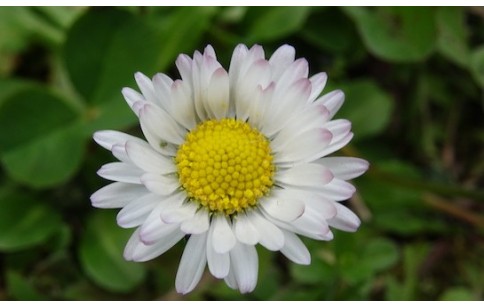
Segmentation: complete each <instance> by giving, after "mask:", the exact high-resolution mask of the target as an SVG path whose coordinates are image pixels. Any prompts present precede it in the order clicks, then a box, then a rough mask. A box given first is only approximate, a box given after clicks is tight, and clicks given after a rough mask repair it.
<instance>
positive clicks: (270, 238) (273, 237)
mask: <svg viewBox="0 0 484 308" xmlns="http://www.w3.org/2000/svg"><path fill="white" fill-rule="evenodd" d="M247 216H248V217H249V219H250V223H251V224H253V225H254V227H255V228H256V229H257V232H258V233H259V235H260V240H259V243H260V244H261V245H262V246H264V247H265V248H267V249H269V250H272V251H277V250H280V249H281V248H282V246H284V234H283V233H282V231H281V230H280V229H279V228H278V227H276V226H275V225H274V224H273V223H271V222H270V221H268V220H267V219H265V218H264V217H263V216H261V215H260V214H259V213H257V212H256V211H251V212H250V213H248V215H247Z"/></svg>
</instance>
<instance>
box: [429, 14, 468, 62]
mask: <svg viewBox="0 0 484 308" xmlns="http://www.w3.org/2000/svg"><path fill="white" fill-rule="evenodd" d="M436 17H437V27H438V40H437V43H438V44H437V46H438V48H439V51H440V52H441V53H442V54H443V55H444V56H446V57H447V58H448V59H449V60H451V61H453V62H454V63H456V64H458V65H460V66H462V67H467V66H468V65H469V46H468V41H467V38H468V36H469V33H468V29H467V25H466V20H465V17H466V16H465V12H464V8H460V7H439V8H438V9H437V16H436Z"/></svg>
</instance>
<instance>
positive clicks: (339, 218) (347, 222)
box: [328, 202, 361, 232]
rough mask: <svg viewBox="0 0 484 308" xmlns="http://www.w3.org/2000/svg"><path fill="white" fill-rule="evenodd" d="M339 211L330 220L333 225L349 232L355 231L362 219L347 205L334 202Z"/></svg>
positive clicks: (329, 222)
mask: <svg viewBox="0 0 484 308" xmlns="http://www.w3.org/2000/svg"><path fill="white" fill-rule="evenodd" d="M334 206H335V207H336V210H337V213H336V216H335V217H333V218H332V219H329V220H328V224H329V225H330V226H331V227H334V228H336V229H340V230H343V231H347V232H355V231H356V230H357V229H358V227H359V226H360V223H361V221H360V219H359V218H358V216H356V215H355V213H353V212H352V211H351V210H350V209H348V208H347V207H346V206H344V205H342V204H339V203H338V202H334Z"/></svg>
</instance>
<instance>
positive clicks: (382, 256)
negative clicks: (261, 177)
mask: <svg viewBox="0 0 484 308" xmlns="http://www.w3.org/2000/svg"><path fill="white" fill-rule="evenodd" d="M238 43H245V44H247V45H249V46H251V45H253V44H255V43H257V44H261V45H262V46H263V47H264V49H265V51H266V56H268V55H270V54H272V52H273V51H274V50H275V49H277V47H279V46H280V45H282V44H284V43H288V44H291V45H293V46H295V47H296V50H297V56H298V57H305V58H306V59H308V61H309V63H310V69H311V74H315V73H318V72H320V71H325V72H327V73H328V75H329V83H328V86H327V88H326V89H325V91H324V93H327V92H328V91H329V90H332V89H336V88H340V89H343V90H344V91H345V94H346V102H345V104H344V106H343V107H342V109H341V110H340V112H338V114H337V115H336V118H347V119H349V120H351V121H352V123H353V130H354V133H355V137H354V140H353V142H352V143H351V145H350V146H347V147H345V148H344V149H343V150H342V151H341V153H338V154H340V155H346V156H357V157H363V158H365V159H367V160H368V161H370V163H371V167H370V170H369V171H368V172H367V173H366V174H365V175H364V176H362V177H361V178H359V179H357V180H356V181H354V183H355V185H356V186H357V189H358V191H357V194H355V196H354V198H352V199H351V200H349V201H348V202H347V203H346V204H347V205H348V206H349V207H350V208H352V209H353V210H354V211H355V212H356V213H357V214H358V216H359V217H360V218H361V219H362V226H361V228H360V230H359V231H358V232H356V233H344V232H335V239H334V240H333V241H332V242H317V241H312V240H307V239H305V240H304V241H305V243H306V244H307V246H308V247H309V249H310V251H311V255H312V263H311V265H310V266H300V265H296V264H293V263H291V262H288V261H287V260H286V259H285V258H284V257H283V256H282V255H281V254H280V253H273V252H268V251H266V250H264V249H259V248H260V247H258V251H259V256H260V270H259V282H258V286H257V288H256V289H255V291H254V292H253V293H251V294H248V295H240V294H239V293H238V292H236V291H233V290H230V289H229V288H228V287H227V286H225V283H224V282H223V281H218V280H216V279H214V278H212V277H211V276H210V275H207V273H206V275H205V276H204V277H203V278H202V281H201V282H200V284H199V286H198V287H197V288H196V289H195V291H194V292H192V293H190V294H189V295H187V296H181V295H178V294H177V293H176V292H175V291H174V280H175V274H176V268H177V266H178V262H179V259H180V256H181V253H182V250H183V246H184V244H185V243H184V242H183V241H182V242H180V243H179V244H177V245H176V246H175V247H174V248H173V249H171V250H170V251H168V252H167V253H165V254H164V255H162V256H161V257H158V258H156V259H155V260H153V261H150V262H147V263H130V262H126V261H124V260H123V258H122V250H123V248H124V245H125V243H126V240H127V238H128V237H129V235H130V233H131V232H132V230H123V229H121V228H119V227H117V226H116V224H115V215H116V211H115V210H98V209H93V208H92V207H91V205H90V201H89V196H90V195H91V194H92V193H93V192H94V191H96V190H97V189H99V188H100V187H102V186H103V185H106V184H107V183H108V181H105V180H102V179H101V178H99V177H98V176H97V175H96V171H97V169H99V168H100V166H101V165H102V164H104V163H107V162H110V161H113V160H114V158H112V157H111V155H110V153H109V152H108V151H105V150H103V149H102V148H101V147H99V146H97V145H96V144H94V142H93V141H92V139H91V136H92V134H93V132H95V131H96V130H100V129H117V130H122V131H125V132H128V133H130V134H134V135H140V129H139V126H138V123H137V118H136V117H135V116H134V115H133V114H132V112H131V110H130V109H129V107H128V106H127V105H126V104H125V102H124V101H123V98H122V95H121V93H120V91H121V88H122V87H124V86H130V87H135V83H134V77H133V74H134V73H135V72H137V71H141V72H143V73H144V74H146V75H148V76H152V75H153V74H154V73H156V72H159V71H162V72H165V73H167V74H169V75H170V76H172V77H174V78H179V76H178V73H177V72H176V69H175V66H174V60H175V58H176V56H177V55H178V54H179V53H187V54H189V55H192V54H193V51H194V50H202V49H203V48H204V46H205V45H207V44H212V45H213V46H214V48H215V50H216V52H217V55H218V57H219V59H220V62H221V63H222V64H223V65H224V66H225V67H227V66H228V64H229V61H230V56H231V53H232V51H233V49H234V47H235V46H236V45H237V44H238ZM483 109H484V10H483V9H482V8H459V7H452V8H447V7H440V8H426V7H418V8H411V7H406V8H402V7H399V8H371V9H370V8H357V7H353V8H334V7H331V8H316V7H315V8H304V7H291V8H287V7H270V8H266V7H257V8H243V7H228V8H220V7H201V8H190V7H184V8H147V7H145V8H135V7H130V8H72V7H69V8H67V7H28V8H23V7H22V8H20V7H8V8H7V7H2V8H0V162H1V165H0V300H41V299H44V300H45V299H54V300H104V299H115V300H133V299H138V300H151V299H192V300H193V299H197V300H201V299H217V300H232V299H246V300H248V299H253V300H267V299H272V300H369V299H371V300H481V299H483V294H484V293H483V292H484V281H483V280H484V248H483V247H484V245H483V242H484V237H483V226H484V220H483V204H484V191H483V189H482V188H483V187H484V185H483V184H484V176H483V174H484V147H483V144H484V112H483Z"/></svg>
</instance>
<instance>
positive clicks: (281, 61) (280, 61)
mask: <svg viewBox="0 0 484 308" xmlns="http://www.w3.org/2000/svg"><path fill="white" fill-rule="evenodd" d="M295 57H296V50H295V49H294V47H292V46H290V45H286V44H285V45H282V46H281V47H279V48H278V49H277V50H276V51H274V53H273V54H272V56H271V58H270V59H269V63H270V64H271V67H272V76H273V79H274V80H278V79H279V78H280V76H281V74H282V72H284V70H285V69H286V68H287V67H288V66H289V65H291V63H293V62H294V59H295Z"/></svg>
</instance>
